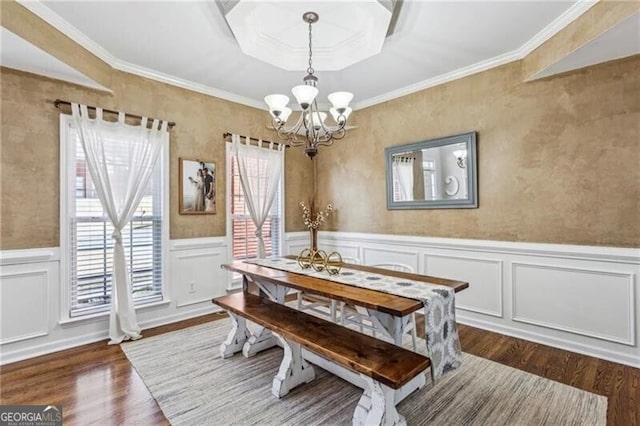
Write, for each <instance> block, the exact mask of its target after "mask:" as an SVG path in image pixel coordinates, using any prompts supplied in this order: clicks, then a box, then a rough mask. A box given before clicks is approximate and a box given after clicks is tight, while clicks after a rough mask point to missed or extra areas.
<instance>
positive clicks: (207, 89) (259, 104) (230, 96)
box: [112, 61, 267, 111]
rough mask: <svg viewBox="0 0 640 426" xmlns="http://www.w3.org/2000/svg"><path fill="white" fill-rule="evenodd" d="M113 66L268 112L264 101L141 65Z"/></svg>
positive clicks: (118, 64) (117, 64) (117, 62)
mask: <svg viewBox="0 0 640 426" xmlns="http://www.w3.org/2000/svg"><path fill="white" fill-rule="evenodd" d="M112 66H113V68H115V69H117V70H119V71H124V72H128V73H130V74H135V75H138V76H140V77H145V78H148V79H151V80H155V81H159V82H161V83H166V84H169V85H171V86H176V87H181V88H183V89H187V90H191V91H193V92H198V93H202V94H204V95H209V96H213V97H216V98H221V99H224V100H226V101H230V102H235V103H237V104H242V105H246V106H249V107H252V108H257V109H260V110H264V111H267V106H266V105H265V103H264V102H263V101H262V100H260V101H258V100H256V99H251V98H247V97H245V96H240V95H236V94H235V93H231V92H227V91H224V90H221V89H216V88H215V87H211V86H207V85H204V84H201V83H196V82H193V81H189V80H185V79H182V78H179V77H175V76H172V75H169V74H165V73H162V72H159V71H156V70H152V69H149V68H145V67H141V66H139V65H135V64H132V63H129V62H125V61H116V62H115V63H114V64H113V65H112Z"/></svg>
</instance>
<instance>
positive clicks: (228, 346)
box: [220, 311, 249, 358]
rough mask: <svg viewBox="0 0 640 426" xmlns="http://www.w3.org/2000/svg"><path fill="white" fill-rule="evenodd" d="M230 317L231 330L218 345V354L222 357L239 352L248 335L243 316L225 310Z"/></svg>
mask: <svg viewBox="0 0 640 426" xmlns="http://www.w3.org/2000/svg"><path fill="white" fill-rule="evenodd" d="M227 313H228V314H229V316H230V317H231V324H232V325H231V331H230V332H229V334H228V335H227V340H225V341H224V342H222V344H221V345H220V356H221V357H222V358H229V357H230V356H232V355H233V354H235V353H236V352H240V351H241V350H242V347H243V346H244V343H245V341H246V340H247V337H249V331H248V330H247V323H246V321H245V319H244V318H242V317H240V316H238V315H236V314H234V313H233V312H229V311H227Z"/></svg>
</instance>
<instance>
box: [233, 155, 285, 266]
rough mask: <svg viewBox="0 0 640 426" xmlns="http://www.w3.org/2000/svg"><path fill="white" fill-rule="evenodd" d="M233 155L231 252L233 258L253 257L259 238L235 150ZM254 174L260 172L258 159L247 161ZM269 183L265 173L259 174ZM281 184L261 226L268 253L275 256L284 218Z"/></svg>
mask: <svg viewBox="0 0 640 426" xmlns="http://www.w3.org/2000/svg"><path fill="white" fill-rule="evenodd" d="M230 155H231V170H230V179H231V194H230V198H231V233H232V236H233V238H232V254H233V258H234V259H250V258H255V257H257V256H258V238H257V237H256V236H255V232H256V226H255V225H254V223H253V220H252V219H251V216H250V215H249V212H248V211H247V207H246V203H245V198H244V192H243V191H242V185H241V183H240V174H239V171H238V164H237V161H236V159H235V154H234V153H233V152H231V153H230ZM247 173H249V174H250V175H252V176H258V174H259V167H258V160H257V159H252V160H250V161H249V162H248V170H247ZM258 177H259V178H260V180H261V181H263V182H264V184H265V185H266V182H267V178H266V176H258ZM281 197H282V193H281V190H280V188H279V189H278V192H277V193H276V197H275V199H274V201H273V205H272V206H271V210H270V212H269V216H268V217H267V219H266V220H265V222H264V225H263V226H262V238H263V239H264V245H265V249H266V252H265V255H266V256H274V255H278V254H280V241H281V235H280V233H281V231H280V230H281V226H280V225H281V220H282V212H281V211H280V210H281V208H280V205H281V200H282V198H281Z"/></svg>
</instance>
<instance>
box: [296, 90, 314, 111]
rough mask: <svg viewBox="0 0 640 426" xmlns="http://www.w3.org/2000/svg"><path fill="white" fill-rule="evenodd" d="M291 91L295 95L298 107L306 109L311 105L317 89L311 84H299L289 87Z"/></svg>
mask: <svg viewBox="0 0 640 426" xmlns="http://www.w3.org/2000/svg"><path fill="white" fill-rule="evenodd" d="M291 93H293V96H295V97H296V100H297V101H298V104H299V105H300V108H302V109H304V110H306V109H307V108H309V106H311V104H312V103H313V100H314V99H315V98H316V96H318V89H316V88H315V87H313V86H308V85H306V84H301V85H299V86H296V87H294V88H293V89H291Z"/></svg>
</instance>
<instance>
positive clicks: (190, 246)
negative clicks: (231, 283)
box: [171, 238, 227, 308]
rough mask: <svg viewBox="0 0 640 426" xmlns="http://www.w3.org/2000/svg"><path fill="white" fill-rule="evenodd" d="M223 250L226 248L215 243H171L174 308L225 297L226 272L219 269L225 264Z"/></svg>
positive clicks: (207, 240)
mask: <svg viewBox="0 0 640 426" xmlns="http://www.w3.org/2000/svg"><path fill="white" fill-rule="evenodd" d="M226 250H227V249H226V244H224V243H223V242H222V241H219V240H216V239H214V240H211V239H207V238H201V239H199V241H198V242H197V243H196V242H192V241H186V242H182V243H181V242H174V243H173V245H172V247H171V277H172V278H171V283H172V287H173V291H174V297H175V300H176V307H178V308H179V307H182V306H188V305H193V304H196V303H203V302H209V303H210V302H211V299H212V298H214V297H218V296H222V295H224V294H226V288H227V277H226V274H227V272H225V271H224V270H222V269H221V268H220V265H222V264H224V263H225V261H226V257H227V254H226Z"/></svg>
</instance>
